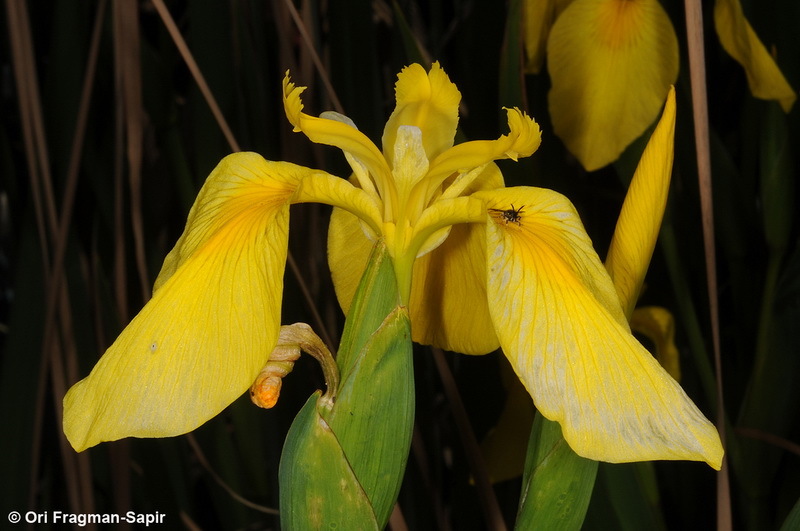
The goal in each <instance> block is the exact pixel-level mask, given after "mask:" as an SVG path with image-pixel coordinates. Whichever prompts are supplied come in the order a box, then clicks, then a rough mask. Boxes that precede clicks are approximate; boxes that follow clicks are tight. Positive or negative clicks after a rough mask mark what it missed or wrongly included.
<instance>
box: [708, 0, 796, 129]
mask: <svg viewBox="0 0 800 531" xmlns="http://www.w3.org/2000/svg"><path fill="white" fill-rule="evenodd" d="M714 26H715V27H716V29H717V36H719V42H720V43H721V44H722V47H723V48H724V49H725V51H726V52H728V53H729V54H730V55H731V56H732V57H733V58H734V59H735V60H736V62H738V63H739V64H740V65H742V68H744V71H745V73H746V74H747V84H748V85H749V86H750V92H752V93H753V96H755V97H756V98H760V99H763V100H777V101H778V102H779V103H780V105H781V107H782V108H783V111H784V112H787V113H788V112H789V111H790V110H792V105H794V101H795V99H797V93H796V92H795V91H794V89H793V88H792V87H791V85H789V82H788V81H786V78H785V77H784V76H783V73H782V72H781V70H780V68H778V65H777V64H776V63H775V60H774V59H773V58H772V56H771V55H770V54H769V52H768V51H767V49H766V47H764V45H763V44H762V43H761V40H760V39H759V38H758V35H756V32H755V31H753V27H752V26H750V22H748V21H747V19H746V18H745V17H744V13H743V12H742V5H741V4H740V3H739V1H738V0H717V1H716V2H715V3H714Z"/></svg>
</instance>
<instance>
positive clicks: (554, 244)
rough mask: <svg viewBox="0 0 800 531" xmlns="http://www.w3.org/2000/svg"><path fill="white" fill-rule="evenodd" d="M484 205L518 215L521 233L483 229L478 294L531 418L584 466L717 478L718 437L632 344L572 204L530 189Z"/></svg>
mask: <svg viewBox="0 0 800 531" xmlns="http://www.w3.org/2000/svg"><path fill="white" fill-rule="evenodd" d="M483 197H484V198H485V199H486V200H487V204H488V205H489V206H490V208H508V207H507V205H509V204H511V203H512V202H513V204H514V205H515V208H517V209H521V211H520V214H519V219H518V223H516V222H509V221H507V220H504V219H503V218H502V217H492V221H491V222H489V223H487V226H486V236H487V257H488V261H487V264H488V266H487V270H488V283H487V287H488V289H487V292H488V294H489V310H490V313H491V316H492V320H493V322H494V324H495V328H496V331H497V336H498V338H499V339H500V345H501V346H502V347H503V350H504V351H505V354H506V356H507V357H508V358H509V360H510V361H511V364H512V366H513V367H514V370H515V371H516V372H517V375H518V376H519V377H520V380H522V382H523V384H525V387H526V388H527V389H528V392H529V393H530V394H531V396H532V397H533V401H534V403H535V404H536V407H537V408H538V409H539V411H541V413H542V414H543V415H544V416H545V417H547V418H548V419H551V420H555V421H558V422H559V423H560V424H561V427H562V430H563V432H564V438H565V439H566V441H567V442H568V443H569V445H570V446H571V447H572V449H573V450H575V452H576V453H578V454H579V455H581V456H583V457H586V458H589V459H595V460H599V461H609V462H614V463H618V462H630V461H644V460H653V459H685V460H697V461H705V462H707V463H708V464H709V465H711V466H712V467H714V468H716V469H719V467H720V465H721V461H722V454H723V450H722V445H721V443H720V440H719V435H718V434H717V431H716V429H715V428H714V426H713V425H712V424H711V423H710V422H709V421H708V420H707V419H706V418H705V417H704V416H703V414H702V413H700V411H699V410H698V409H697V407H696V406H695V405H694V404H693V403H692V401H691V400H690V399H689V398H688V397H687V396H686V394H685V393H684V391H683V390H682V389H681V387H680V386H679V385H678V384H677V382H675V380H673V379H672V378H671V377H670V376H669V375H668V374H667V373H666V371H664V369H663V368H662V367H661V366H660V365H659V364H658V362H657V361H656V360H655V358H653V356H652V355H651V354H650V353H649V352H647V350H646V349H645V348H644V347H642V345H640V344H639V343H638V342H637V341H636V340H635V339H634V337H633V336H632V335H631V333H630V331H629V329H628V328H627V324H626V323H624V316H623V314H622V309H621V307H620V305H619V301H618V300H617V298H616V293H615V291H614V287H613V285H612V283H611V279H610V278H609V277H608V274H607V273H606V271H605V268H604V267H603V265H602V264H601V263H600V260H599V258H598V257H597V254H596V253H595V252H594V250H593V248H592V244H591V241H590V240H589V237H588V236H587V235H586V233H585V231H584V229H583V226H582V224H581V222H580V219H579V218H578V215H577V213H576V212H575V210H574V207H573V206H572V205H571V203H570V202H569V201H568V200H567V199H566V198H564V197H563V196H561V195H559V194H557V193H555V192H552V191H550V190H543V189H537V188H521V187H518V188H507V189H505V190H502V191H497V192H489V193H485V194H483Z"/></svg>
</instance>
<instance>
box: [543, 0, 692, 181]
mask: <svg viewBox="0 0 800 531" xmlns="http://www.w3.org/2000/svg"><path fill="white" fill-rule="evenodd" d="M547 68H548V71H549V73H550V79H551V81H552V88H551V89H550V94H549V96H548V98H549V107H550V116H551V117H552V120H553V129H554V131H555V133H556V135H558V137H559V138H561V140H563V141H564V143H565V144H566V146H567V149H569V151H570V152H571V153H572V154H573V155H575V156H576V157H577V158H578V160H580V162H581V164H583V166H584V167H585V168H586V169H587V170H589V171H592V170H596V169H598V168H601V167H603V166H605V165H607V164H609V163H611V162H613V161H614V160H616V158H617V157H618V156H619V155H620V153H622V151H623V150H624V149H625V148H626V147H627V146H628V145H629V144H630V143H631V142H632V141H633V140H635V139H636V138H637V137H639V136H640V135H641V134H642V133H643V132H644V130H645V129H646V128H647V127H648V126H649V125H650V124H651V123H653V121H654V120H655V119H656V117H657V116H658V112H659V110H660V109H661V105H662V104H663V103H664V98H665V97H666V95H667V92H668V90H669V86H670V85H671V84H674V83H675V80H676V79H677V77H678V40H677V37H676V36H675V30H674V29H673V28H672V24H671V23H670V20H669V17H668V16H667V14H666V12H665V11H664V9H663V8H662V7H661V5H660V4H659V3H658V0H575V1H574V2H573V3H571V4H570V5H569V7H567V8H566V9H565V10H564V11H563V12H562V13H561V15H560V16H559V17H558V19H557V20H556V23H555V24H554V25H553V29H552V30H551V32H550V39H549V41H548V43H547Z"/></svg>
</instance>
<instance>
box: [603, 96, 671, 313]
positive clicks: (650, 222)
mask: <svg viewBox="0 0 800 531" xmlns="http://www.w3.org/2000/svg"><path fill="white" fill-rule="evenodd" d="M674 137H675V89H674V88H673V89H670V91H669V95H668V97H667V104H666V106H665V107H664V114H663V115H662V117H661V120H660V121H659V122H658V126H657V127H656V129H655V131H653V136H651V137H650V141H649V142H648V143H647V147H646V148H645V150H644V153H643V154H642V158H641V160H640V161H639V165H638V166H637V167H636V172H635V173H634V175H633V179H632V180H631V184H630V186H629V187H628V193H627V195H626V196H625V202H624V203H623V205H622V211H621V212H620V215H619V220H618V221H617V227H616V229H615V230H614V237H613V238H612V239H611V246H610V247H609V250H608V257H607V258H606V269H608V273H609V275H611V280H612V281H613V282H614V287H615V288H616V290H617V294H618V295H619V300H620V302H621V303H622V308H623V309H624V310H625V315H626V316H627V317H628V319H630V317H631V315H632V314H633V308H634V306H636V301H637V300H638V299H639V293H640V292H641V290H642V283H643V282H644V276H645V273H647V268H648V266H649V265H650V258H652V256H653V249H655V245H656V240H657V239H658V231H659V229H660V228H661V219H662V218H663V216H664V208H665V207H666V205H667V196H668V194H669V182H670V177H671V175H672V159H673V143H674V142H673V140H674Z"/></svg>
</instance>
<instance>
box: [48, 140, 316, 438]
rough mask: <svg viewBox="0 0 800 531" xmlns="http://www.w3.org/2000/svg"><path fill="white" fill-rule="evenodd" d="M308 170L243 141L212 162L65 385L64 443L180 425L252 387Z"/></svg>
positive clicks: (160, 431) (269, 344)
mask: <svg viewBox="0 0 800 531" xmlns="http://www.w3.org/2000/svg"><path fill="white" fill-rule="evenodd" d="M310 172H312V170H308V169H306V168H302V167H299V166H295V165H293V164H289V163H284V162H267V161H265V160H264V159H263V158H261V157H260V156H259V155H256V154H253V153H237V154H235V155H230V156H228V157H226V158H225V159H223V160H222V161H221V162H220V163H219V165H218V166H217V168H216V169H215V170H214V171H213V172H212V173H211V175H210V176H209V178H208V180H207V181H206V183H205V185H204V186H203V189H202V190H201V191H200V194H199V195H198V197H197V200H196V201H195V204H194V206H193V207H192V209H191V212H190V214H189V219H188V222H187V225H186V229H185V231H184V233H183V235H182V236H181V237H180V239H179V240H178V243H177V244H176V246H175V248H174V249H173V250H172V251H171V252H170V253H169V255H168V256H167V258H166V260H165V261H164V266H163V268H162V270H161V274H160V275H159V278H158V282H157V289H156V291H155V293H154V295H153V298H152V299H151V300H150V301H149V302H148V303H147V304H146V305H145V306H144V308H142V310H141V311H140V312H139V314H138V315H137V316H136V317H134V319H133V320H132V321H131V323H130V324H129V325H128V326H127V327H126V328H125V329H124V330H123V331H122V333H121V334H120V336H119V337H118V338H117V340H116V341H115V342H114V344H113V345H111V347H109V349H108V350H107V351H106V353H105V354H104V355H103V357H102V358H101V359H100V361H99V362H98V363H97V365H96V366H95V368H94V369H93V370H92V372H91V374H90V375H89V376H88V377H86V378H85V379H83V380H81V381H80V382H78V383H77V384H75V385H74V386H73V387H72V388H71V389H70V390H69V392H68V393H67V395H66V396H65V397H64V433H65V434H66V436H67V439H68V440H69V441H70V444H72V446H73V448H75V449H76V450H78V451H81V450H84V449H86V448H89V447H91V446H94V445H96V444H98V443H100V442H103V441H113V440H116V439H120V438H123V437H167V436H173V435H179V434H182V433H186V432H188V431H191V430H193V429H195V428H197V427H198V426H200V425H201V424H203V423H204V422H206V421H207V420H208V419H210V418H211V417H213V416H215V415H216V414H218V413H219V412H220V411H222V409H224V408H225V407H226V406H227V405H228V404H230V403H231V402H233V401H234V400H235V399H236V398H237V397H238V396H239V395H241V394H242V393H244V392H245V391H246V390H247V389H248V388H249V387H250V385H251V384H252V383H253V381H254V379H255V378H256V376H257V375H258V373H259V371H260V369H261V368H262V367H263V366H264V364H265V363H266V361H267V359H268V358H269V355H270V352H271V351H272V349H273V347H274V346H275V343H276V341H277V338H278V331H279V326H280V307H281V292H282V289H283V269H284V264H285V262H286V252H287V241H288V228H289V201H290V199H291V196H292V193H293V190H294V188H295V187H296V186H297V183H298V182H299V181H300V180H301V179H302V178H303V177H304V176H306V175H308V174H309V173H310Z"/></svg>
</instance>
